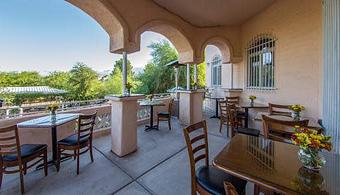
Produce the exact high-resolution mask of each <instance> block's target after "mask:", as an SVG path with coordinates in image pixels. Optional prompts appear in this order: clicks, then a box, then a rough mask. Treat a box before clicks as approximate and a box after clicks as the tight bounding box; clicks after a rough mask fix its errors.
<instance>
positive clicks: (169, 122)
mask: <svg viewBox="0 0 340 195" xmlns="http://www.w3.org/2000/svg"><path fill="white" fill-rule="evenodd" d="M168 126H169V130H171V117H170V118H169V120H168Z"/></svg>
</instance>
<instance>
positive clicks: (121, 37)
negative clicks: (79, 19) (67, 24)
mask: <svg viewBox="0 0 340 195" xmlns="http://www.w3.org/2000/svg"><path fill="white" fill-rule="evenodd" d="M66 1H67V2H69V3H71V4H72V5H74V6H75V7H77V8H79V9H81V10H82V11H84V12H85V13H87V14H88V15H89V16H91V17H92V18H93V19H94V20H96V21H97V22H98V23H99V24H100V25H101V26H102V27H103V29H104V30H105V31H106V32H107V33H108V35H109V37H110V52H112V53H121V52H122V50H124V49H125V48H126V47H127V46H128V44H129V43H128V34H129V33H128V28H127V25H126V23H125V22H124V20H123V19H122V17H121V16H120V15H119V14H118V13H117V12H116V11H115V9H113V8H112V7H111V6H110V4H107V3H105V2H103V1H100V0H66Z"/></svg>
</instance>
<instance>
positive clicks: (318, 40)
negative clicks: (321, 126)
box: [206, 0, 322, 120]
mask: <svg viewBox="0 0 340 195" xmlns="http://www.w3.org/2000/svg"><path fill="white" fill-rule="evenodd" d="M241 33H242V47H243V48H246V46H247V44H248V42H249V41H250V40H251V39H252V37H253V36H256V35H258V34H260V33H270V34H272V35H273V36H275V37H276V38H277V42H276V48H275V66H276V67H275V82H276V87H277V90H273V91H264V90H247V89H244V91H243V93H242V98H243V100H247V97H248V96H249V95H256V96H257V100H256V101H258V102H262V103H268V102H272V103H277V104H302V105H304V106H305V107H306V110H305V111H304V113H303V115H304V116H306V117H308V118H313V119H314V120H317V119H318V118H320V117H321V93H322V88H321V87H322V61H321V60H322V2H321V0H299V1H296V0H284V1H277V2H276V3H274V4H273V5H272V6H270V7H269V8H268V9H266V10H265V11H264V12H262V13H260V14H258V15H257V16H256V17H253V18H251V19H250V20H248V21H247V22H246V23H245V24H243V25H242V28H241ZM213 55H215V53H213V52H210V53H207V57H206V58H207V60H208V59H210V58H211V57H212V56H213ZM245 57H246V56H245V55H244V56H243V60H242V61H241V62H240V63H237V64H235V66H234V86H235V87H242V88H244V87H245V83H244V81H245V77H246V73H245V66H246V64H245V63H246V59H245ZM222 69H223V70H222V78H223V79H222V82H223V83H222V86H229V84H230V80H229V79H228V78H229V75H230V73H229V71H227V67H226V66H225V65H224V66H222ZM210 72H211V70H210V68H207V74H211V73H210ZM209 79H210V78H209ZM207 82H210V80H209V81H207ZM207 84H208V86H210V85H209V84H210V83H207Z"/></svg>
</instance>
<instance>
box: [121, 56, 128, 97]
mask: <svg viewBox="0 0 340 195" xmlns="http://www.w3.org/2000/svg"><path fill="white" fill-rule="evenodd" d="M122 74H123V88H122V89H123V92H122V93H123V95H126V94H127V91H126V83H127V53H126V52H125V51H123V64H122Z"/></svg>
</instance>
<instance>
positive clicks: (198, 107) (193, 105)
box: [179, 90, 204, 125]
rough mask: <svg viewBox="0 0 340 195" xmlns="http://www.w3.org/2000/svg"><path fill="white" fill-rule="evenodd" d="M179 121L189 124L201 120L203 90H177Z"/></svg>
mask: <svg viewBox="0 0 340 195" xmlns="http://www.w3.org/2000/svg"><path fill="white" fill-rule="evenodd" d="M179 94H180V97H179V121H180V123H181V124H182V125H191V124H194V123H197V122H199V121H202V120H203V96H204V90H194V91H179Z"/></svg>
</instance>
